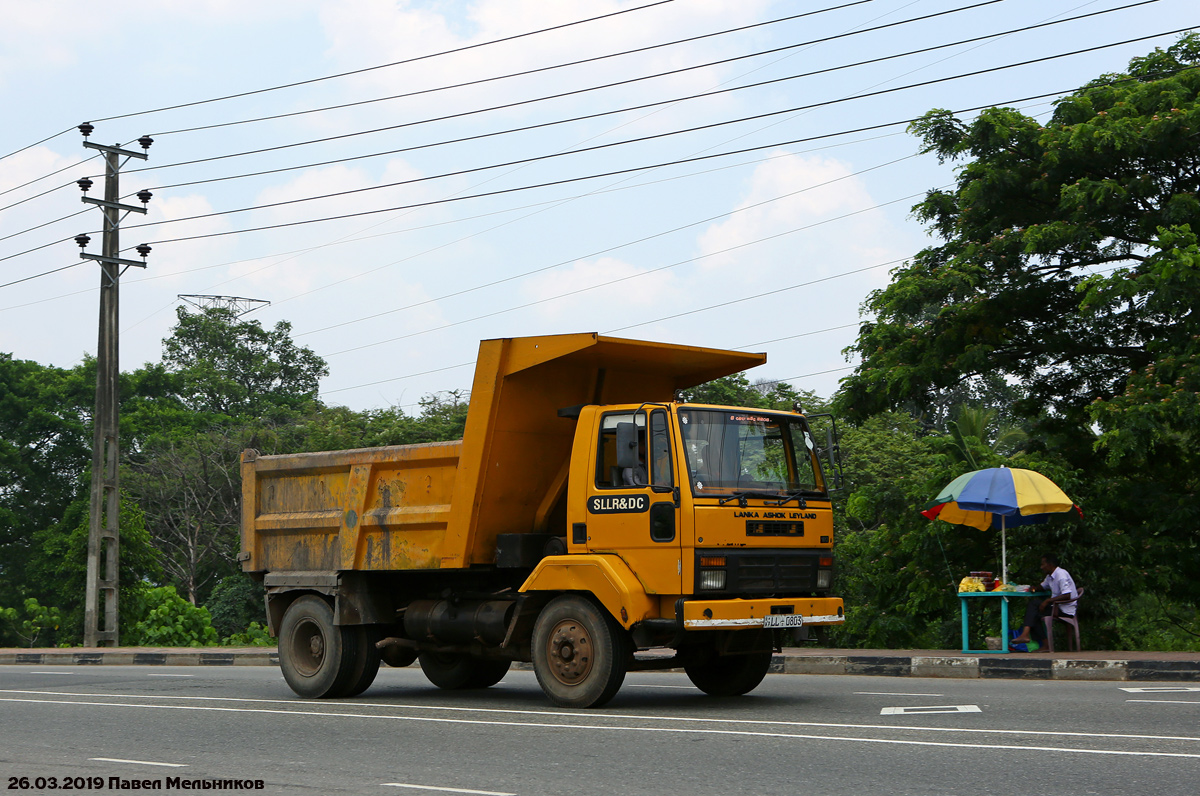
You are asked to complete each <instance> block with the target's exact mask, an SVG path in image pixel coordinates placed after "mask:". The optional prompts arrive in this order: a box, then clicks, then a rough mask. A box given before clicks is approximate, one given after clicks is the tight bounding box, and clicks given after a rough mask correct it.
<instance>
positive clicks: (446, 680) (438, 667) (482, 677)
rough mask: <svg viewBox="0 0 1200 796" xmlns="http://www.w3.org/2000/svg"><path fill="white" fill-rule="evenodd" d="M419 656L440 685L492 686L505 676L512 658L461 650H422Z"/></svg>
mask: <svg viewBox="0 0 1200 796" xmlns="http://www.w3.org/2000/svg"><path fill="white" fill-rule="evenodd" d="M417 660H419V661H420V662H421V671H423V672H425V676H426V677H427V678H429V682H431V683H433V684H434V685H436V686H437V687H438V688H445V689H448V690H452V691H455V690H459V689H463V688H491V687H492V686H494V685H495V684H496V683H498V682H500V681H501V680H503V679H504V675H505V674H507V673H508V667H509V666H511V665H512V662H511V661H495V660H491V659H488V658H475V657H472V656H470V655H464V654H462V653H457V652H422V653H421V654H420V656H418V658H417Z"/></svg>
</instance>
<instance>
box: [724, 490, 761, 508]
mask: <svg viewBox="0 0 1200 796" xmlns="http://www.w3.org/2000/svg"><path fill="white" fill-rule="evenodd" d="M772 494H773V493H771V492H751V491H748V490H742V491H740V492H734V493H733V494H732V495H729V496H728V497H723V498H721V499H720V500H718V501H717V505H718V506H724V505H725V504H726V503H728V502H729V501H731V500H736V501H737V502H738V505H739V506H741V507H742V508H745V507H746V498H748V497H763V496H764V495H765V496H767V497H769V496H771V495H772Z"/></svg>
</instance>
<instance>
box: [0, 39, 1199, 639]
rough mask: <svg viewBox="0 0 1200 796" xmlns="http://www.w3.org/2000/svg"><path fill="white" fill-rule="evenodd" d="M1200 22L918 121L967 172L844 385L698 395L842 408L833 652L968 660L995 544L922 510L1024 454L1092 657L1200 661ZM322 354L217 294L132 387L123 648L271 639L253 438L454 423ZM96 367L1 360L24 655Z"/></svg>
mask: <svg viewBox="0 0 1200 796" xmlns="http://www.w3.org/2000/svg"><path fill="white" fill-rule="evenodd" d="M1198 95H1200V37H1198V36H1196V35H1188V36H1185V37H1183V38H1181V39H1180V41H1179V42H1178V43H1176V44H1175V45H1174V46H1172V47H1170V48H1168V49H1165V50H1156V51H1154V52H1153V53H1150V54H1149V55H1147V56H1145V57H1143V58H1137V59H1134V60H1133V61H1132V62H1131V63H1130V64H1129V66H1128V68H1127V70H1126V71H1125V72H1123V73H1119V74H1107V75H1102V76H1100V77H1098V78H1097V79H1096V80H1095V81H1093V82H1092V83H1090V84H1088V85H1087V86H1084V87H1082V88H1081V89H1079V90H1078V91H1077V92H1075V93H1074V94H1072V95H1070V96H1067V97H1065V98H1063V99H1061V100H1059V102H1058V103H1057V106H1056V109H1055V110H1054V113H1053V115H1052V116H1051V117H1050V118H1049V119H1048V120H1044V121H1039V120H1037V119H1034V118H1032V117H1028V116H1025V115H1023V114H1022V113H1020V112H1018V111H1016V110H1013V109H1009V108H992V109H989V110H987V111H985V112H983V113H981V114H980V115H979V116H978V117H977V118H975V119H973V120H971V121H969V122H963V121H961V120H958V119H956V118H954V117H953V116H952V115H951V114H949V113H948V112H946V111H941V110H934V111H930V112H929V113H928V114H926V115H925V116H924V117H923V118H922V119H921V120H920V121H918V122H916V123H915V124H913V125H912V133H913V134H914V136H915V137H916V139H917V140H918V141H919V144H920V146H921V148H922V150H923V151H924V152H926V153H929V154H932V155H934V156H936V157H938V158H940V159H941V160H943V161H946V162H953V163H955V164H956V165H957V166H958V171H957V182H956V185H955V186H954V187H953V188H951V189H946V190H933V191H930V192H929V194H928V195H927V196H926V198H925V200H924V201H923V202H921V203H920V204H918V205H917V206H916V207H915V208H914V212H915V214H916V216H917V217H918V218H920V219H921V220H923V221H924V222H926V223H927V224H928V227H929V229H930V231H931V233H932V234H933V235H934V237H935V238H936V243H935V244H934V245H932V246H930V247H929V248H927V249H925V250H923V251H922V252H920V253H919V254H918V255H917V256H916V257H914V258H913V259H912V260H910V261H909V262H907V263H906V264H905V265H904V266H902V267H901V268H898V269H897V270H896V271H895V272H894V273H893V275H892V280H891V283H890V284H889V285H888V286H887V287H886V288H884V289H882V290H879V291H877V292H876V293H874V294H872V295H871V296H870V297H869V298H868V300H867V302H866V304H865V306H864V313H865V314H866V315H869V316H870V317H871V319H872V320H871V321H870V322H869V323H865V324H864V325H863V327H862V329H861V331H860V334H859V337H858V339H857V342H856V343H855V344H854V345H853V346H852V347H851V348H850V349H848V350H847V354H848V355H849V356H852V357H853V358H854V359H855V360H856V361H858V363H859V364H858V365H857V367H856V368H855V370H854V372H853V374H852V375H850V376H849V377H848V378H846V379H845V380H843V384H842V387H841V389H840V390H839V392H838V393H837V394H836V395H834V396H832V397H830V398H829V399H828V400H822V399H821V398H819V397H817V396H814V395H812V394H808V393H804V392H801V391H797V390H795V389H793V388H792V387H790V386H789V385H787V384H776V383H769V382H762V383H758V384H753V383H751V382H750V381H749V380H748V379H747V378H746V377H745V376H744V375H738V376H733V377H729V378H726V379H721V380H718V381H717V382H712V383H709V384H707V385H704V386H702V387H699V388H697V389H695V390H692V391H690V392H689V395H688V396H687V397H688V399H689V400H696V401H704V402H711V403H725V404H740V405H747V406H755V407H761V408H788V409H790V408H792V407H793V406H794V405H796V404H799V405H802V406H803V407H804V409H805V410H806V411H808V412H818V411H822V410H824V409H826V408H828V409H829V410H830V411H832V412H833V413H834V414H835V416H837V417H838V419H839V425H840V431H841V445H840V447H841V454H842V460H843V462H844V474H845V481H846V486H845V489H844V490H843V492H842V494H841V495H840V496H838V499H837V501H836V504H835V505H836V510H837V522H838V526H839V533H838V536H837V549H836V555H837V562H838V568H837V576H836V578H837V579H836V584H835V585H836V593H837V594H838V595H839V596H842V597H844V598H845V601H846V605H847V623H846V625H845V626H844V627H842V628H838V629H836V630H834V631H833V632H831V633H830V634H829V635H828V636H826V637H825V638H824V639H822V643H825V644H829V645H836V646H849V647H876V648H933V649H938V648H952V647H954V646H955V644H956V642H957V639H958V632H959V624H958V622H959V620H958V607H957V600H956V598H955V597H954V586H955V584H956V583H957V582H958V580H959V579H960V578H961V577H962V576H963V575H965V574H966V573H967V572H968V571H971V570H977V569H991V570H998V569H999V567H998V563H997V562H998V559H999V538H998V536H997V534H996V533H994V532H980V531H976V530H974V529H971V528H966V527H962V526H953V525H949V524H947V523H944V522H929V521H928V520H926V519H925V518H924V517H922V516H921V515H920V514H919V513H918V512H919V510H920V509H921V508H922V507H923V506H924V504H925V503H926V502H927V501H928V500H929V499H930V498H931V497H932V496H933V495H935V494H937V492H938V491H939V489H940V488H941V487H942V486H944V485H945V484H947V483H948V482H950V481H951V480H952V479H953V478H955V477H956V476H958V475H960V474H962V473H964V472H968V471H970V470H975V469H980V468H984V467H996V466H1002V465H1004V466H1010V467H1024V468H1028V469H1032V470H1037V471H1039V472H1042V473H1044V474H1046V475H1047V476H1049V477H1050V478H1052V479H1053V480H1054V481H1055V482H1057V483H1058V484H1059V485H1060V486H1061V487H1062V488H1063V489H1064V490H1065V491H1066V492H1067V494H1068V495H1070V496H1071V497H1072V499H1074V500H1075V501H1076V502H1077V503H1078V504H1079V505H1080V506H1082V507H1083V510H1084V517H1083V518H1082V519H1080V518H1078V517H1075V516H1071V517H1067V516H1064V517H1062V518H1055V519H1053V520H1051V521H1050V522H1048V523H1046V524H1044V525H1034V526H1025V527H1020V528H1015V529H1012V530H1010V531H1009V533H1008V545H1009V560H1010V569H1011V571H1012V573H1013V576H1014V577H1013V579H1014V580H1015V581H1016V582H1018V583H1036V582H1037V574H1036V573H1037V564H1038V560H1039V558H1040V556H1041V555H1042V554H1043V553H1046V552H1055V553H1057V554H1058V555H1059V556H1060V558H1061V559H1062V561H1063V564H1064V566H1065V567H1066V568H1067V569H1068V570H1070V571H1071V573H1072V574H1073V576H1074V577H1075V580H1076V582H1077V583H1079V584H1080V585H1083V586H1085V587H1086V588H1087V590H1088V592H1087V596H1086V598H1085V602H1084V603H1083V604H1082V607H1081V617H1082V624H1083V625H1084V629H1085V644H1086V645H1087V646H1088V647H1089V648H1093V649H1098V648H1119V649H1157V650H1189V649H1190V650H1200V578H1197V577H1196V573H1197V572H1200V533H1197V530H1196V529H1197V528H1198V527H1200V500H1198V499H1197V491H1198V489H1200V444H1198V441H1197V436H1196V435H1197V429H1200V314H1198V313H1197V310H1196V297H1197V296H1200V243H1198V240H1197V232H1198V231H1200V198H1198V196H1200V143H1198V142H1200V101H1198V100H1197V97H1198ZM326 373H327V369H326V365H325V363H324V361H323V360H321V359H320V357H318V356H317V355H316V354H315V353H313V352H312V351H311V350H309V349H307V348H305V347H303V346H299V345H297V344H295V343H294V342H293V341H292V339H291V329H290V326H289V325H288V324H287V323H286V322H281V323H279V324H277V325H276V326H275V327H274V328H272V329H266V328H263V327H262V325H261V324H260V323H258V322H257V321H254V320H247V319H245V318H239V317H238V316H236V315H235V314H234V313H232V312H229V311H224V310H220V309H211V310H206V311H204V312H198V313H192V312H188V311H187V310H184V309H182V308H181V309H180V310H179V311H178V323H177V325H176V326H175V328H174V329H173V331H172V333H171V335H170V336H169V337H168V338H167V339H166V340H164V351H163V359H162V362H161V363H160V364H153V365H146V366H145V367H143V368H140V369H138V370H135V371H132V372H129V373H126V374H123V376H122V381H121V400H122V406H121V444H122V453H123V461H122V464H121V467H122V469H121V478H122V495H123V500H122V507H121V536H122V539H121V576H120V577H121V589H122V592H121V616H122V628H121V638H122V641H123V643H125V644H146V645H207V644H217V643H229V644H260V643H261V644H269V643H271V640H270V639H269V638H268V637H267V636H266V633H265V630H264V628H263V626H262V625H263V623H264V616H263V598H262V591H261V588H260V587H259V586H258V585H257V584H255V583H253V582H252V581H251V580H250V579H249V578H247V577H246V576H244V575H242V574H241V572H240V569H239V567H238V564H237V560H236V559H237V553H238V547H239V539H238V524H239V512H240V507H239V501H240V475H239V462H240V454H241V451H242V450H243V449H244V448H256V449H258V450H260V451H261V452H263V453H267V454H270V453H282V452H301V451H316V450H330V449H339V448H358V447H368V446H376V445H391V444H407V443H415V442H429V441H436V440H446V439H457V438H460V437H461V435H462V430H463V425H464V423H465V418H466V409H467V400H468V396H467V395H466V394H465V393H460V392H451V393H444V394H438V395H431V396H428V397H426V398H425V399H424V400H423V401H422V402H421V404H420V408H419V410H418V411H416V412H413V413H406V412H405V411H403V410H402V409H401V408H399V407H389V408H385V409H374V410H367V411H363V412H356V411H353V410H350V409H347V408H345V407H338V406H327V405H325V404H324V403H322V402H321V401H320V400H319V398H318V394H317V393H318V390H317V388H318V383H319V380H320V379H321V378H322V377H323V376H325V375H326ZM94 384H95V370H94V362H91V361H86V362H84V363H83V364H81V365H79V366H77V367H75V368H71V369H60V368H53V367H48V366H44V365H41V364H38V363H35V362H29V361H22V360H17V359H14V358H13V357H12V356H11V355H6V354H0V646H34V645H37V646H46V645H56V644H65V645H70V644H78V643H79V642H80V641H81V639H82V620H83V593H84V589H83V586H84V578H85V569H86V545H87V512H88V484H89V473H88V471H87V468H88V466H89V463H90V447H91V431H90V425H89V423H90V408H91V403H92V400H93V395H94Z"/></svg>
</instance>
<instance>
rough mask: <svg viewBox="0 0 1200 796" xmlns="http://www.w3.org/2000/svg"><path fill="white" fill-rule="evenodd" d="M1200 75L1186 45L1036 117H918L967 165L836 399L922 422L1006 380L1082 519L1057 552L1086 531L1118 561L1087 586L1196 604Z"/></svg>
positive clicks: (1101, 557) (941, 201) (876, 306)
mask: <svg viewBox="0 0 1200 796" xmlns="http://www.w3.org/2000/svg"><path fill="white" fill-rule="evenodd" d="M1197 66H1200V36H1198V35H1196V34H1189V35H1186V36H1184V37H1182V38H1181V39H1180V40H1179V41H1178V42H1177V43H1176V44H1174V45H1173V46H1171V47H1169V48H1167V49H1165V50H1162V49H1160V50H1155V51H1154V52H1152V53H1150V54H1149V55H1148V56H1146V57H1143V58H1136V59H1134V60H1133V61H1131V62H1130V64H1129V67H1128V69H1127V70H1126V72H1125V73H1124V74H1111V75H1103V76H1101V77H1100V78H1098V79H1097V80H1095V81H1093V82H1091V83H1089V84H1088V85H1086V86H1084V87H1082V88H1081V89H1079V90H1078V91H1076V92H1074V93H1072V94H1071V95H1069V96H1067V97H1064V98H1063V99H1061V100H1060V101H1059V102H1058V105H1057V108H1056V109H1055V111H1054V114H1053V115H1052V117H1051V118H1050V120H1049V121H1047V122H1045V123H1042V122H1039V121H1037V120H1036V119H1033V118H1031V117H1027V116H1025V115H1023V114H1021V113H1019V112H1017V111H1015V110H1012V109H1009V108H991V109H988V110H986V111H984V112H982V113H981V114H980V115H979V116H978V117H977V118H976V119H975V120H974V121H972V122H970V123H964V122H961V121H959V120H957V119H955V118H954V117H953V116H952V115H951V114H949V113H948V112H946V111H940V110H939V111H932V112H930V113H929V114H927V115H926V116H925V117H924V118H923V119H922V120H921V121H919V122H917V123H916V124H914V126H913V130H914V132H915V133H916V134H917V135H918V136H919V137H920V138H921V140H922V142H923V145H924V151H925V152H928V153H933V154H935V155H937V156H938V157H939V158H940V159H942V160H944V161H956V162H959V163H961V165H960V166H959V168H958V172H957V180H956V185H955V186H954V188H952V189H950V190H944V191H943V190H935V191H931V192H930V193H929V194H928V195H927V196H926V198H925V201H923V202H922V203H921V204H919V205H918V206H917V207H916V208H915V211H916V214H917V216H918V217H919V218H921V219H922V220H924V221H926V222H927V223H928V224H929V227H930V229H931V231H932V232H933V233H934V234H935V235H937V236H938V238H940V241H939V243H938V244H936V245H933V246H930V247H929V248H927V249H925V250H923V251H922V252H920V253H919V254H918V255H917V256H916V257H914V258H913V260H912V261H911V262H909V263H907V264H906V265H905V266H904V267H903V268H901V269H899V270H898V271H897V272H896V273H895V274H894V276H893V280H892V282H891V284H890V285H889V286H888V287H886V288H884V289H883V290H880V291H878V292H876V293H874V294H873V295H872V296H871V297H870V298H869V300H868V302H867V305H866V307H867V309H868V310H869V311H870V312H872V313H873V314H874V315H875V318H876V321H875V322H874V323H873V324H870V325H868V326H866V327H865V328H864V329H863V330H862V332H861V333H860V336H859V338H858V340H857V342H856V344H855V345H854V346H853V347H852V348H851V349H849V352H850V353H856V354H858V355H859V356H860V357H861V363H860V365H859V366H858V367H857V369H856V371H855V372H854V374H853V375H852V376H851V377H850V378H849V379H848V380H847V381H846V384H845V389H844V390H843V392H842V393H841V394H840V395H839V396H838V403H839V406H840V407H842V408H843V410H844V411H845V412H846V413H847V414H849V415H851V416H852V417H855V418H860V419H861V418H864V417H868V416H870V415H872V414H874V413H876V412H879V411H882V410H885V409H888V408H894V407H908V408H911V409H912V410H913V411H914V412H917V413H918V414H920V413H924V412H927V411H931V409H932V408H933V407H935V406H937V405H938V404H939V402H940V401H943V400H944V396H945V394H946V393H947V392H948V391H953V390H957V389H961V388H962V387H963V385H973V384H979V383H980V382H981V381H982V380H984V379H989V378H990V379H995V378H996V377H1000V378H1003V379H1004V380H1006V381H1007V382H1009V383H1017V384H1020V387H1021V396H1020V398H1019V399H1018V400H1017V401H1016V402H1015V404H1014V406H1013V412H1014V414H1015V415H1016V417H1017V419H1018V420H1020V421H1021V423H1022V425H1025V426H1026V428H1027V430H1028V431H1029V433H1030V439H1029V443H1028V445H1027V450H1028V452H1029V454H1030V455H1032V456H1033V458H1032V459H1030V460H1029V461H1044V462H1045V463H1046V466H1048V467H1052V468H1053V467H1057V468H1060V469H1061V470H1062V471H1063V472H1064V473H1068V474H1070V476H1069V477H1070V478H1071V479H1072V488H1069V489H1068V490H1067V491H1068V494H1070V495H1071V496H1072V497H1073V498H1075V499H1076V501H1077V502H1079V503H1081V504H1082V505H1084V507H1085V509H1086V510H1087V511H1088V520H1087V522H1086V523H1085V525H1084V526H1075V525H1070V524H1068V525H1065V526H1055V527H1056V528H1058V527H1065V528H1067V529H1069V530H1070V534H1071V535H1069V536H1068V537H1067V538H1063V539H1061V540H1060V544H1063V545H1064V546H1068V547H1077V546H1078V545H1077V542H1078V541H1079V539H1080V538H1082V537H1085V536H1089V535H1093V534H1094V535H1093V536H1092V541H1094V542H1095V544H1096V545H1098V547H1097V548H1089V549H1086V550H1084V549H1080V552H1081V553H1082V554H1083V555H1084V557H1085V558H1087V559H1090V560H1091V561H1092V562H1094V563H1096V564H1097V565H1100V564H1101V563H1102V562H1105V561H1107V562H1108V563H1109V564H1110V565H1111V564H1117V563H1119V564H1120V566H1121V567H1123V569H1122V571H1121V572H1113V571H1111V570H1102V571H1096V572H1094V573H1090V574H1091V577H1092V578H1095V580H1090V579H1089V582H1088V585H1097V584H1099V583H1101V582H1103V583H1105V585H1106V586H1109V587H1112V588H1113V589H1115V587H1116V586H1117V585H1118V584H1119V583H1123V584H1125V586H1126V587H1127V588H1134V589H1136V590H1151V591H1155V592H1158V593H1161V594H1164V595H1165V596H1168V597H1170V598H1171V599H1173V600H1181V601H1183V602H1184V603H1185V604H1192V605H1195V604H1197V603H1198V602H1200V583H1198V582H1197V581H1196V579H1195V578H1192V577H1190V576H1189V575H1188V574H1187V573H1189V572H1191V571H1195V570H1196V569H1197V568H1200V539H1198V538H1197V536H1196V534H1195V533H1194V532H1193V531H1192V529H1193V528H1195V527H1196V525H1197V523H1198V522H1200V501H1197V500H1196V499H1195V495H1196V493H1197V489H1198V488H1200V461H1198V459H1197V457H1198V455H1200V452H1198V448H1197V446H1196V445H1195V443H1194V439H1195V438H1194V434H1195V429H1196V428H1197V426H1198V423H1200V401H1198V396H1200V370H1198V369H1197V366H1198V365H1200V360H1198V359H1197V357H1198V355H1200V350H1198V341H1200V314H1198V313H1197V312H1196V308H1195V296H1196V295H1200V249H1198V248H1197V240H1196V233H1197V231H1200V200H1198V198H1197V197H1198V195H1200V147H1198V146H1197V144H1196V141H1197V135H1198V134H1200V101H1198V95H1200V69H1197V68H1196V67H1197ZM1094 429H1098V430H1099V432H1100V434H1099V436H1098V437H1097V435H1096V433H1095V431H1094ZM1038 457H1042V458H1041V459H1039V458H1038ZM1081 473H1082V474H1086V477H1085V478H1084V477H1078V474H1081ZM1061 485H1063V486H1064V487H1066V486H1067V485H1066V484H1061ZM1045 527H1046V528H1050V527H1051V526H1045ZM1053 532H1054V531H1045V533H1046V534H1052V533H1053ZM1039 538H1046V537H1044V536H1043V537H1039ZM1130 538H1132V544H1129V543H1127V540H1129V539H1130ZM1077 578H1078V576H1077ZM1096 591H1097V592H1098V593H1099V596H1100V599H1109V600H1112V599H1115V595H1116V592H1115V591H1113V590H1110V591H1108V593H1107V596H1103V595H1104V592H1103V591H1101V590H1099V589H1097V590H1096ZM1089 602H1091V601H1090V600H1089ZM1095 606H1096V604H1095V603H1092V608H1089V611H1090V610H1093V609H1094V608H1095ZM1100 610H1101V611H1102V612H1104V611H1109V612H1112V611H1115V610H1116V608H1115V607H1114V606H1112V605H1108V606H1103V605H1102V606H1101V607H1100Z"/></svg>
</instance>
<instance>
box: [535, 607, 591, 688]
mask: <svg viewBox="0 0 1200 796" xmlns="http://www.w3.org/2000/svg"><path fill="white" fill-rule="evenodd" d="M593 657H594V656H593V655H592V639H591V636H590V635H589V634H588V632H587V628H585V627H584V626H583V625H582V624H581V623H580V622H577V621H575V620H574V619H564V620H562V621H561V622H559V623H558V624H557V625H555V626H554V629H553V630H551V631H550V637H549V640H548V641H547V642H546V660H547V661H549V663H550V673H551V674H552V675H554V679H555V680H558V681H559V682H560V683H562V684H563V685H578V684H579V683H581V682H583V681H584V680H586V679H587V676H588V674H590V673H591V671H592V662H593Z"/></svg>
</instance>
